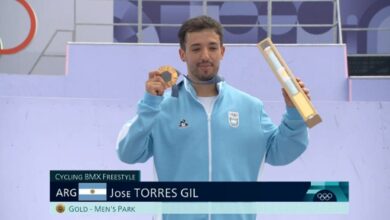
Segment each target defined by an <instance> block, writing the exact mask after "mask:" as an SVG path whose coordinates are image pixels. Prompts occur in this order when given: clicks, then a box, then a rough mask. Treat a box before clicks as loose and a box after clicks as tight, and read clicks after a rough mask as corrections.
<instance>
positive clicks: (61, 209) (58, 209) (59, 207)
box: [56, 203, 65, 213]
mask: <svg viewBox="0 0 390 220" xmlns="http://www.w3.org/2000/svg"><path fill="white" fill-rule="evenodd" d="M56 211H57V212H58V213H63V212H65V206H64V204H61V203H60V204H58V205H57V206H56Z"/></svg>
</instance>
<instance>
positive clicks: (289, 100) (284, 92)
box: [282, 78, 311, 107]
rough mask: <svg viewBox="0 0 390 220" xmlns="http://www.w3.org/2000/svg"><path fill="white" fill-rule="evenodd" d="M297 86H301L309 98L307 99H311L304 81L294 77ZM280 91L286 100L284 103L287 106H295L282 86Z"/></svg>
mask: <svg viewBox="0 0 390 220" xmlns="http://www.w3.org/2000/svg"><path fill="white" fill-rule="evenodd" d="M296 80H297V82H298V84H299V86H300V87H301V88H302V90H303V91H304V92H305V93H306V95H307V97H308V98H309V100H311V98H310V91H309V89H308V88H306V87H305V83H303V81H302V80H301V79H299V78H296ZM282 93H283V96H284V101H285V102H286V105H287V106H288V107H295V106H294V103H293V102H292V101H291V99H290V97H288V95H287V92H286V90H285V89H284V88H282Z"/></svg>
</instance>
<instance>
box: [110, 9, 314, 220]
mask: <svg viewBox="0 0 390 220" xmlns="http://www.w3.org/2000/svg"><path fill="white" fill-rule="evenodd" d="M178 35H179V40H180V49H179V54H180V58H181V59H182V60H183V61H184V62H186V64H187V71H188V75H187V77H186V79H184V80H183V81H182V82H180V83H179V84H178V87H177V89H178V96H177V97H173V96H170V95H165V96H164V92H165V90H166V89H167V85H166V83H165V82H164V80H163V79H162V77H161V75H160V73H159V72H158V71H152V72H150V73H149V79H148V80H147V81H146V85H145V88H146V93H145V96H144V98H143V99H142V100H141V101H140V102H139V105H138V112H137V115H136V116H135V117H134V118H133V119H132V120H131V121H130V122H128V123H127V124H125V125H124V127H123V129H122V131H121V133H120V134H119V137H118V146H117V152H118V155H119V158H120V159H121V160H122V161H124V162H126V163H138V162H145V161H146V160H148V159H149V158H150V157H151V156H153V159H154V163H155V168H156V171H157V176H158V179H159V180H160V181H256V180H257V176H258V173H259V168H260V166H261V164H262V163H263V162H264V161H265V162H267V163H269V164H272V165H284V164H288V163H290V162H292V161H293V160H295V159H296V158H297V157H298V156H299V155H300V154H301V153H302V152H303V151H304V150H305V149H306V146H307V144H308V136H307V128H306V125H305V123H304V121H303V120H302V118H301V116H300V115H299V114H298V112H297V110H296V109H295V108H294V106H293V104H292V102H291V100H290V99H289V98H288V96H287V95H286V94H285V92H284V91H283V95H284V98H285V101H286V105H287V107H286V109H287V111H286V114H285V115H284V117H283V121H282V123H281V125H280V126H279V127H277V126H275V125H274V124H273V123H272V122H271V119H270V118H269V117H268V115H267V114H266V113H265V111H264V108H263V103H262V102H261V101H260V100H258V99H257V98H254V97H252V96H250V95H248V94H246V93H244V92H242V91H239V90H237V89H235V88H233V87H232V86H230V85H228V84H227V83H226V82H224V81H222V80H221V79H220V78H219V77H218V75H217V74H218V69H219V63H220V61H221V60H222V58H223V55H224V53H225V47H224V46H223V34H222V28H221V25H220V24H219V23H218V22H216V21H215V20H213V19H212V18H210V17H207V16H200V17H196V18H192V19H190V20H188V21H186V22H185V23H184V24H183V25H182V26H181V28H180V30H179V34H178ZM298 82H299V84H300V85H301V87H302V88H303V89H304V90H305V92H306V93H307V94H308V93H309V92H308V90H307V89H306V88H305V87H304V84H303V82H301V81H298ZM164 219H169V220H171V219H175V220H176V219H188V220H189V219H202V220H203V219H205V220H206V219H213V220H217V219H218V220H219V219H221V220H222V219H224V220H226V219H235V220H236V219H237V220H241V219H255V215H207V214H206V215H165V216H164Z"/></svg>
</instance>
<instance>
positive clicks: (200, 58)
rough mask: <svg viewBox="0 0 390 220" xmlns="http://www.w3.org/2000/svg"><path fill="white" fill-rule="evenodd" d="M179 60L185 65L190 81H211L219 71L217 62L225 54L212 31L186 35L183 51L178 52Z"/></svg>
mask: <svg viewBox="0 0 390 220" xmlns="http://www.w3.org/2000/svg"><path fill="white" fill-rule="evenodd" d="M179 53H180V58H181V59H182V60H183V61H185V62H186V63H187V68H188V71H189V73H188V74H189V75H190V77H191V78H192V79H195V80H199V81H206V80H210V79H212V78H213V77H214V76H215V75H216V74H217V73H218V69H219V62H220V60H221V59H222V58H223V54H224V53H225V47H223V46H221V42H220V39H219V35H218V34H217V33H215V31H214V30H212V29H206V30H202V31H199V32H189V33H187V35H186V42H185V50H183V49H181V48H180V50H179Z"/></svg>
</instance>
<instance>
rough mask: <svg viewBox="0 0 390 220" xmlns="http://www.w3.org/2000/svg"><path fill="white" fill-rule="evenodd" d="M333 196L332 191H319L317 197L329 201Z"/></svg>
mask: <svg viewBox="0 0 390 220" xmlns="http://www.w3.org/2000/svg"><path fill="white" fill-rule="evenodd" d="M332 197H333V194H332V193H318V194H317V198H318V199H319V200H320V201H329V200H330V199H331V198H332Z"/></svg>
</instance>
